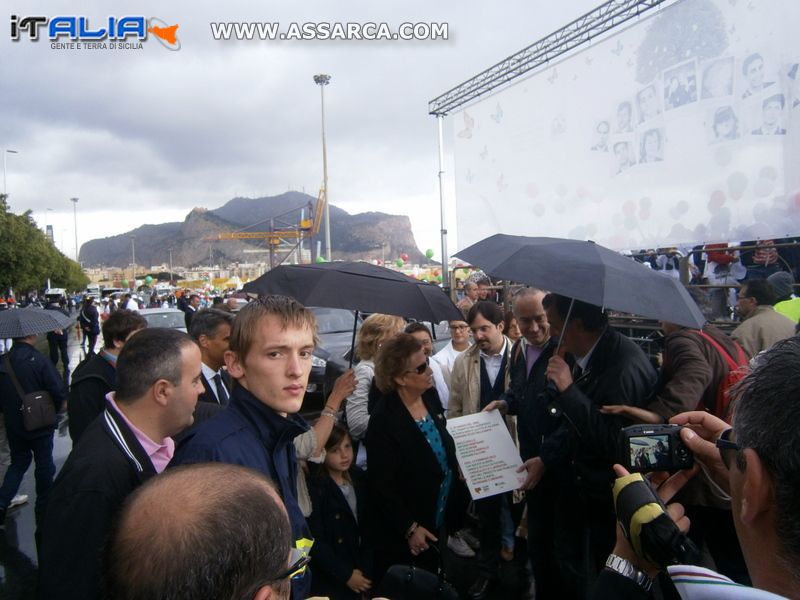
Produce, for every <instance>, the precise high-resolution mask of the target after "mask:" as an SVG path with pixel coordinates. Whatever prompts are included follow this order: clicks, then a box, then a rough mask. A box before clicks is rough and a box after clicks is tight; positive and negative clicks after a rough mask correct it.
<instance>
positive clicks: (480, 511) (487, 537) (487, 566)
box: [475, 494, 510, 579]
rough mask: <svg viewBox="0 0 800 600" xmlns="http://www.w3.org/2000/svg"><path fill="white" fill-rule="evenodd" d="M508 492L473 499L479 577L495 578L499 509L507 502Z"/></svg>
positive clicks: (498, 564)
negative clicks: (476, 526) (478, 547)
mask: <svg viewBox="0 0 800 600" xmlns="http://www.w3.org/2000/svg"><path fill="white" fill-rule="evenodd" d="M509 498H510V494H497V495H496V496H490V497H488V498H482V499H481V500H475V512H476V513H477V515H478V539H479V540H480V542H481V549H480V551H479V552H478V564H477V571H478V575H479V576H480V577H486V578H487V579H497V572H498V569H499V568H500V538H501V523H500V510H501V508H502V506H503V503H504V502H508V501H509Z"/></svg>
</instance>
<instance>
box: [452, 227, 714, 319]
mask: <svg viewBox="0 0 800 600" xmlns="http://www.w3.org/2000/svg"><path fill="white" fill-rule="evenodd" d="M456 256H458V257H459V258H461V259H463V260H465V261H467V262H469V263H470V264H473V265H476V266H478V267H480V268H482V269H483V270H484V271H486V272H487V273H488V274H489V275H491V276H492V277H497V278H500V279H508V280H511V281H517V282H520V283H528V284H530V285H535V286H537V287H540V288H542V289H545V290H548V291H551V292H555V293H557V294H561V295H563V296H569V297H571V298H575V299H577V300H582V301H584V302H588V303H589V304H594V305H596V306H602V307H605V308H610V309H612V310H616V311H620V312H626V313H631V314H636V315H640V316H643V317H648V318H652V319H659V320H663V321H669V322H670V323H675V324H678V325H685V326H688V327H697V328H699V327H702V326H703V324H704V323H705V318H704V317H703V314H702V313H701V312H700V309H699V308H698V307H697V304H696V303H695V301H694V300H693V299H692V297H691V296H690V295H689V293H688V292H687V291H686V288H684V287H683V285H681V283H680V282H679V281H677V280H675V279H673V278H672V277H668V276H666V275H663V274H661V273H658V272H656V271H653V270H652V269H650V268H648V267H645V266H644V265H642V264H641V263H638V262H636V261H635V260H632V259H630V258H627V257H625V256H622V255H621V254H619V253H617V252H614V251H613V250H609V249H608V248H604V247H603V246H599V245H597V244H595V243H594V242H583V241H578V240H566V239H559V238H545V237H524V236H513V235H504V234H497V235H493V236H491V237H488V238H486V239H485V240H482V241H480V242H478V243H476V244H473V245H472V246H470V247H468V248H466V249H464V250H462V251H461V252H458V253H457V254H456Z"/></svg>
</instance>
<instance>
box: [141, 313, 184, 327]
mask: <svg viewBox="0 0 800 600" xmlns="http://www.w3.org/2000/svg"><path fill="white" fill-rule="evenodd" d="M142 316H143V317H144V318H145V319H146V320H147V326H148V327H172V328H175V329H178V328H181V327H186V320H185V317H184V314H183V313H182V312H180V311H177V312H163V313H162V312H157V313H149V314H145V315H142Z"/></svg>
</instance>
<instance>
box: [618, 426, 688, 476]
mask: <svg viewBox="0 0 800 600" xmlns="http://www.w3.org/2000/svg"><path fill="white" fill-rule="evenodd" d="M681 429H683V427H681V426H679V425H631V426H630V427H625V428H623V430H622V435H621V443H620V448H621V449H622V456H621V457H620V464H621V465H622V466H624V467H625V468H626V469H628V471H629V472H631V473H634V472H636V473H648V472H650V471H670V472H674V471H681V470H683V469H689V468H691V467H692V465H694V456H693V455H692V453H691V452H690V451H689V449H688V448H687V447H686V446H685V445H684V443H683V441H682V440H681V438H680V435H679V434H680V431H681Z"/></svg>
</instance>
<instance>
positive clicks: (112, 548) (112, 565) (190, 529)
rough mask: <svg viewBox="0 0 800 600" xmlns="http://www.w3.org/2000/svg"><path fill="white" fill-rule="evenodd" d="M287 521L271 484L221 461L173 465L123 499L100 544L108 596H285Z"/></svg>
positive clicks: (140, 599)
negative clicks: (108, 533) (106, 539)
mask: <svg viewBox="0 0 800 600" xmlns="http://www.w3.org/2000/svg"><path fill="white" fill-rule="evenodd" d="M290 546H291V528H290V525H289V519H288V516H287V514H286V509H285V508H284V506H283V502H282V501H281V499H280V497H279V496H278V494H277V492H276V491H275V488H274V486H273V484H272V483H271V482H270V481H269V479H267V478H266V477H264V476H263V475H262V474H261V473H259V472H257V471H254V470H252V469H248V468H245V467H240V466H237V465H227V464H221V463H208V464H198V465H189V466H185V467H177V468H175V469H170V470H167V471H166V472H165V473H164V474H162V475H158V476H156V477H154V478H152V479H151V480H150V481H148V482H147V483H146V484H144V485H143V486H142V487H140V488H139V489H138V490H137V491H135V492H134V493H133V494H131V496H130V497H129V498H128V499H127V501H126V502H125V505H124V507H123V509H122V512H121V514H120V518H119V521H118V524H117V527H116V530H115V531H114V534H113V536H112V538H111V540H110V542H109V544H108V546H107V548H106V553H105V567H106V568H105V571H106V588H107V594H108V598H113V599H115V600H145V599H149V598H162V599H170V600H183V599H186V600H189V599H196V598H220V599H222V598H225V599H228V598H230V599H232V600H233V599H237V600H238V599H240V598H254V597H255V596H256V593H257V592H258V591H259V590H260V589H262V588H269V589H270V592H271V594H267V596H268V597H269V596H271V597H273V598H274V597H278V598H288V590H289V580H288V579H284V580H282V581H281V580H277V579H278V577H279V576H280V575H282V574H283V573H284V572H285V570H286V568H287V565H288V558H289V550H290Z"/></svg>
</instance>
